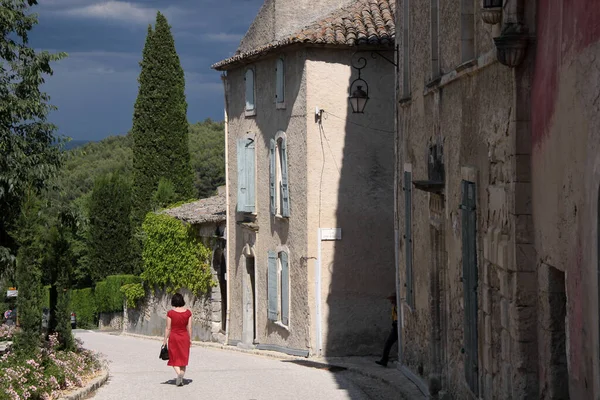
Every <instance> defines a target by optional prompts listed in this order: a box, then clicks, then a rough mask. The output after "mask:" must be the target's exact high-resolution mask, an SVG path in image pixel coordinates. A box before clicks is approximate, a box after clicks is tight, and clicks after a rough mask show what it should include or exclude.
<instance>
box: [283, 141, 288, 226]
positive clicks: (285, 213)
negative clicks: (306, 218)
mask: <svg viewBox="0 0 600 400" xmlns="http://www.w3.org/2000/svg"><path fill="white" fill-rule="evenodd" d="M281 205H282V207H281V208H282V210H281V215H282V216H284V217H289V216H290V191H289V188H288V162H287V144H286V140H285V138H283V139H281Z"/></svg>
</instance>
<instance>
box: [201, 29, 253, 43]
mask: <svg viewBox="0 0 600 400" xmlns="http://www.w3.org/2000/svg"><path fill="white" fill-rule="evenodd" d="M242 36H243V35H240V34H236V33H224V32H220V33H207V34H206V35H203V36H202V37H203V38H204V40H208V41H212V42H218V43H239V42H240V40H242Z"/></svg>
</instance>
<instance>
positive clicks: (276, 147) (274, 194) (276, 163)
mask: <svg viewBox="0 0 600 400" xmlns="http://www.w3.org/2000/svg"><path fill="white" fill-rule="evenodd" d="M287 164H288V162H287V143H286V138H285V133H283V132H279V133H278V134H277V136H276V137H275V139H271V145H270V168H269V174H270V179H269V181H270V193H269V195H270V202H271V214H273V215H276V216H279V217H286V218H287V217H289V216H290V194H289V188H288V165H287Z"/></svg>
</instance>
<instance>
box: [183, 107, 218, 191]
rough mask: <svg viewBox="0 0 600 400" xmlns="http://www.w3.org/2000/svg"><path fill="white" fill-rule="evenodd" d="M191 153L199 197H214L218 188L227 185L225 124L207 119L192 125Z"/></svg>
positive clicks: (195, 184)
mask: <svg viewBox="0 0 600 400" xmlns="http://www.w3.org/2000/svg"><path fill="white" fill-rule="evenodd" d="M190 153H191V155H192V169H193V170H194V174H195V176H194V186H195V187H196V192H197V193H198V197H199V198H205V197H210V196H212V195H214V194H215V191H216V190H217V187H219V186H222V185H224V184H225V129H224V123H223V122H213V121H211V120H210V118H207V119H206V120H205V121H204V122H202V123H196V124H193V125H190Z"/></svg>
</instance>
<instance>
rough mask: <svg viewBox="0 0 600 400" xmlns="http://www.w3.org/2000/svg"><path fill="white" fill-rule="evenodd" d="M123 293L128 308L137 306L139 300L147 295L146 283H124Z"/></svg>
mask: <svg viewBox="0 0 600 400" xmlns="http://www.w3.org/2000/svg"><path fill="white" fill-rule="evenodd" d="M121 293H123V294H124V295H125V299H127V308H135V307H137V304H138V301H140V300H141V299H143V298H144V297H146V291H145V290H144V285H143V284H141V283H128V284H127V285H123V286H121Z"/></svg>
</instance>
